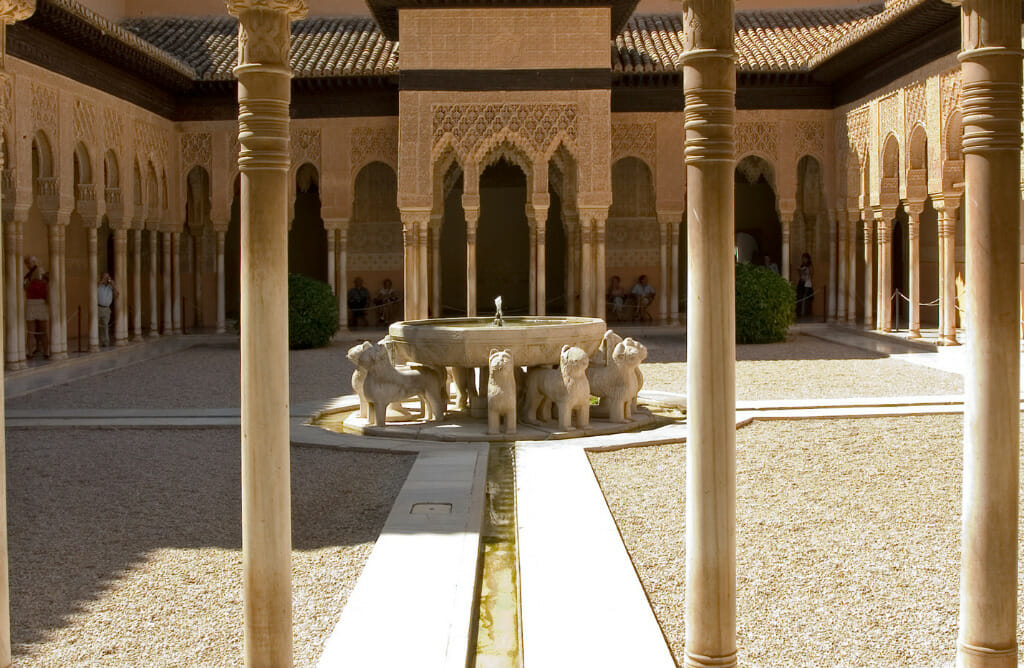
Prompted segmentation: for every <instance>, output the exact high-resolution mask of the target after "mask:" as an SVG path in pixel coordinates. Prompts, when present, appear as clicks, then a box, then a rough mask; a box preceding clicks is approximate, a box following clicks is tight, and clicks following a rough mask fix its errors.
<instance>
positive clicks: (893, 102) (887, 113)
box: [878, 91, 902, 137]
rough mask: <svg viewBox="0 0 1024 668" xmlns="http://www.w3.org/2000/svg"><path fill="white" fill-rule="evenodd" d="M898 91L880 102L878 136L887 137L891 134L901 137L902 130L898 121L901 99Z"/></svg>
mask: <svg viewBox="0 0 1024 668" xmlns="http://www.w3.org/2000/svg"><path fill="white" fill-rule="evenodd" d="M897 96H898V93H897V92H896V91H894V92H892V93H890V94H889V95H886V96H885V97H883V98H881V99H880V100H878V136H879V137H885V136H886V135H888V134H889V133H893V134H895V135H897V137H898V136H899V133H900V130H901V129H902V126H901V124H900V123H899V121H898V118H897V117H898V116H899V114H898V113H897V112H898V107H899V99H898V97H897Z"/></svg>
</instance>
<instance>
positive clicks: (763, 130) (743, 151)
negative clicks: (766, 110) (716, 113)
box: [735, 119, 779, 161]
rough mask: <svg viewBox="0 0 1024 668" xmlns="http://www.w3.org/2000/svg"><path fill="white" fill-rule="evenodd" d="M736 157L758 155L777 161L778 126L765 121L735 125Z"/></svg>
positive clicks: (772, 122)
mask: <svg viewBox="0 0 1024 668" xmlns="http://www.w3.org/2000/svg"><path fill="white" fill-rule="evenodd" d="M735 136H736V157H740V158H741V157H743V156H745V155H748V154H750V153H759V154H760V155H764V156H767V157H768V158H770V159H771V160H772V161H777V160H778V159H779V124H778V122H777V121H769V120H767V119H762V120H755V121H747V122H742V123H737V124H736V135H735Z"/></svg>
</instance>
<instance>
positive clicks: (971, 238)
mask: <svg viewBox="0 0 1024 668" xmlns="http://www.w3.org/2000/svg"><path fill="white" fill-rule="evenodd" d="M957 4H960V3H957ZM962 5H963V23H962V30H961V35H962V40H963V42H962V51H961V53H960V62H961V80H962V82H963V100H962V103H961V108H962V109H963V128H964V133H963V149H964V172H965V184H966V185H965V188H966V192H967V194H968V196H967V198H966V204H965V211H964V215H965V219H966V221H967V225H966V237H967V238H966V240H965V244H964V245H965V248H966V260H967V277H966V287H967V321H968V328H967V329H968V331H969V332H970V333H971V339H972V342H973V345H970V346H968V349H967V355H968V364H967V368H968V369H969V372H968V374H967V377H966V380H965V383H964V385H965V388H964V389H965V395H966V397H965V402H964V472H963V511H962V513H961V517H962V520H963V529H962V531H961V534H960V536H961V541H960V545H961V563H960V624H959V627H960V632H959V638H958V639H957V665H958V666H962V667H963V668H991V667H995V666H998V667H1000V668H1002V667H1006V668H1010V667H1012V666H1016V665H1017V655H1018V650H1017V633H1016V630H1017V502H1018V493H1019V492H1018V486H1019V481H1018V477H1019V476H1018V471H1019V466H1020V464H1019V462H1020V457H1019V447H1020V320H1019V317H1020V194H1019V192H1020V151H1021V125H1020V122H1021V37H1020V24H1021V5H1020V3H1019V2H1017V1H1016V0H963V3H962ZM947 252H948V250H947Z"/></svg>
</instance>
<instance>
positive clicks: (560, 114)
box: [431, 103, 579, 162]
mask: <svg viewBox="0 0 1024 668" xmlns="http://www.w3.org/2000/svg"><path fill="white" fill-rule="evenodd" d="M431 114H432V119H431V122H432V128H433V133H432V141H431V144H432V148H433V150H432V156H433V157H434V158H435V159H436V158H437V156H438V153H439V151H440V148H441V144H442V140H444V139H445V137H449V136H450V137H451V138H452V143H453V145H454V147H455V152H456V153H457V154H458V155H460V156H462V157H463V158H465V159H469V160H472V161H474V162H475V161H477V160H479V159H480V158H481V157H482V156H481V155H479V153H480V152H481V151H482V150H484V149H485V148H487V144H486V143H485V142H487V141H488V140H490V139H492V138H494V137H496V136H502V135H506V136H511V137H514V138H518V139H519V140H520V141H522V142H523V144H525V145H524V146H521V148H523V149H524V150H526V151H527V152H528V153H529V157H530V158H531V159H532V160H538V159H540V158H542V157H544V156H547V155H550V154H551V153H552V152H554V150H555V149H556V148H557V144H558V143H559V142H561V141H562V140H568V141H569V142H570V143H571V149H570V150H572V149H574V148H575V146H576V142H577V128H576V125H577V118H578V116H579V112H578V110H577V105H575V104H513V103H500V104H477V103H471V104H436V105H433V106H432V108H431ZM511 137H510V138H511Z"/></svg>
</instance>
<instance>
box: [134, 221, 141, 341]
mask: <svg viewBox="0 0 1024 668" xmlns="http://www.w3.org/2000/svg"><path fill="white" fill-rule="evenodd" d="M132 339H133V340H135V341H139V340H141V339H142V228H135V229H133V230H132Z"/></svg>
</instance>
